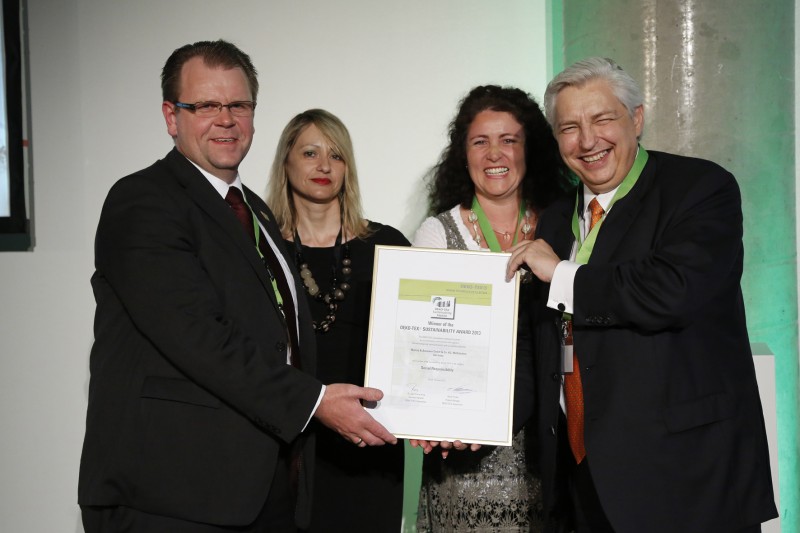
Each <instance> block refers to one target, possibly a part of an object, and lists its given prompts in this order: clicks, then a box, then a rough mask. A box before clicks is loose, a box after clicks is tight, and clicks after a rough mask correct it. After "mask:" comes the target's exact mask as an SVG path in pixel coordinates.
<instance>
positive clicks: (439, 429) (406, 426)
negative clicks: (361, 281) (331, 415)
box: [364, 246, 519, 446]
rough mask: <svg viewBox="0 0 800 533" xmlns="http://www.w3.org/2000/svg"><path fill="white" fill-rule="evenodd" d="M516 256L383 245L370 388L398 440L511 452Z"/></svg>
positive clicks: (373, 311) (378, 250)
mask: <svg viewBox="0 0 800 533" xmlns="http://www.w3.org/2000/svg"><path fill="white" fill-rule="evenodd" d="M509 256H510V254H507V253H490V252H477V251H462V250H434V249H430V248H407V247H397V246H376V247H375V267H374V272H373V285H372V305H371V308H370V322H369V338H368V343H367V367H366V375H365V378H364V382H365V385H366V386H368V387H375V388H377V389H380V390H382V391H383V393H384V397H383V399H382V400H381V401H380V402H378V403H377V405H375V406H370V407H369V408H368V411H369V413H370V414H371V415H372V416H373V417H375V419H376V420H377V421H378V422H380V423H381V424H383V425H384V426H385V427H386V429H388V430H389V431H390V432H391V433H393V434H394V435H395V436H397V437H402V438H411V439H425V440H433V441H441V440H448V441H454V440H460V441H462V442H475V443H480V444H491V445H496V446H510V445H511V437H512V435H511V433H512V418H513V403H514V363H515V360H516V340H517V305H518V297H519V296H518V293H519V276H516V278H515V279H514V280H512V281H511V282H506V280H505V273H506V264H507V263H508V258H509Z"/></svg>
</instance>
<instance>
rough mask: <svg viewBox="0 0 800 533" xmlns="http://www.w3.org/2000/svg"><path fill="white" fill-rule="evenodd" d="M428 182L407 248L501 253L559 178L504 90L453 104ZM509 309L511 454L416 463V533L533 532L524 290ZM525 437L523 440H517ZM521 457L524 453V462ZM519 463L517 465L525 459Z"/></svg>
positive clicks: (522, 99)
mask: <svg viewBox="0 0 800 533" xmlns="http://www.w3.org/2000/svg"><path fill="white" fill-rule="evenodd" d="M449 137H450V142H449V144H448V146H447V147H446V148H445V149H444V151H443V152H442V156H441V159H440V161H439V163H438V164H437V165H436V167H435V169H434V173H433V179H432V182H431V184H430V192H429V204H430V214H431V215H432V216H430V217H428V218H427V219H426V220H425V221H424V222H423V223H422V225H421V226H420V228H419V229H418V230H417V232H416V233H415V235H414V238H413V240H412V243H413V245H414V246H421V247H428V248H451V249H460V250H485V251H491V252H501V251H504V250H507V249H508V248H510V247H511V246H513V245H515V244H516V243H517V242H519V241H521V240H523V239H532V238H533V234H534V229H535V228H536V221H537V218H538V214H539V213H540V211H541V210H542V209H543V208H544V207H545V206H547V205H548V204H549V203H550V202H551V201H552V200H554V199H555V198H556V197H558V196H559V195H560V194H562V192H563V191H564V190H565V188H566V187H565V185H566V183H567V182H566V172H565V170H564V166H563V163H562V160H561V157H560V155H559V153H558V146H557V144H556V141H555V138H554V137H553V134H552V131H551V129H550V126H549V125H548V124H547V121H546V120H545V117H544V115H543V114H542V110H541V109H540V107H539V105H538V104H537V103H536V101H535V100H533V99H532V98H531V97H530V96H529V95H528V94H527V93H525V92H524V91H522V90H520V89H516V88H511V87H498V86H496V85H486V86H481V87H475V88H474V89H472V90H471V91H470V92H469V93H468V94H467V96H466V97H464V99H463V100H462V101H461V103H460V106H459V109H458V113H457V114H456V116H455V118H454V119H453V122H452V123H451V124H450V130H449ZM522 287H523V288H522V290H521V294H520V305H519V321H518V339H517V368H516V383H515V396H514V398H515V401H514V438H513V442H512V446H511V447H483V448H481V449H480V450H478V451H476V452H461V453H451V454H449V455H448V456H447V460H446V461H445V460H444V459H443V458H442V456H441V455H440V454H436V453H431V454H428V455H426V456H425V459H424V462H423V480H422V488H421V492H420V507H419V515H418V520H417V531H419V532H421V533H422V532H445V531H459V532H463V531H502V532H523V531H525V532H528V531H541V530H542V527H543V517H542V516H541V483H540V481H539V479H538V478H537V477H536V474H535V472H536V468H535V465H533V459H534V457H535V453H534V451H533V449H531V448H532V447H533V446H535V443H534V442H532V440H530V438H532V437H533V435H534V434H535V432H534V431H531V432H530V438H528V437H527V436H526V432H525V431H524V426H525V424H526V423H527V422H528V420H529V419H530V418H531V416H532V414H533V410H534V404H535V399H534V396H535V391H534V375H533V353H532V344H533V343H532V339H531V327H530V317H529V314H528V313H529V312H528V307H529V305H526V303H525V302H526V301H527V300H528V299H529V298H530V296H529V295H528V292H529V287H528V286H526V285H523V286H522ZM526 439H527V441H526ZM526 452H527V454H526ZM526 455H527V459H526Z"/></svg>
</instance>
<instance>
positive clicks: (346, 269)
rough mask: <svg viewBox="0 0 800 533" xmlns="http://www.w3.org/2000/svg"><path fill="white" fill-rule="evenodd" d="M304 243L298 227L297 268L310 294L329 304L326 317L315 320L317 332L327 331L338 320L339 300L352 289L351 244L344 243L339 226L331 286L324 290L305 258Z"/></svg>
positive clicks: (318, 300)
mask: <svg viewBox="0 0 800 533" xmlns="http://www.w3.org/2000/svg"><path fill="white" fill-rule="evenodd" d="M302 246H303V243H302V242H300V235H299V234H298V233H297V229H295V230H294V248H295V251H296V256H295V261H296V262H297V268H299V269H300V277H301V278H302V279H303V285H305V287H306V291H307V292H308V295H309V296H311V297H312V298H313V299H314V300H316V301H317V302H320V303H321V304H323V305H325V306H327V308H328V313H327V314H326V315H325V318H323V319H322V320H320V321H319V322H317V321H314V322H313V324H314V331H316V332H317V333H327V332H328V330H329V329H331V326H333V323H334V322H336V311H338V309H339V302H341V301H342V300H344V297H345V293H346V292H347V291H349V290H350V283H349V280H350V274H351V273H352V272H353V269H352V268H351V265H352V261H350V245H349V244H348V243H344V245H343V244H342V227H341V226H340V227H339V234H338V235H337V236H336V243H335V244H334V246H333V264H331V286H330V289H328V291H327V292H322V290H321V289H320V288H319V285H317V282H316V280H315V279H314V275H313V274H312V273H311V269H310V268H309V267H308V263H306V262H305V259H303V248H302ZM340 257H341V268H340V270H341V273H342V281H341V283H339V278H338V277H337V273H336V270H337V267H338V266H339V258H340Z"/></svg>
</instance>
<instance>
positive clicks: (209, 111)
mask: <svg viewBox="0 0 800 533" xmlns="http://www.w3.org/2000/svg"><path fill="white" fill-rule="evenodd" d="M173 104H175V107H179V108H181V109H186V110H187V111H191V112H192V113H194V114H195V115H197V116H198V117H216V116H217V115H219V114H220V113H222V108H223V107H227V108H228V111H230V112H231V115H233V116H235V117H252V116H253V113H254V112H255V110H256V103H255V102H250V101H247V100H243V101H241V102H231V103H230V104H221V103H219V102H196V103H194V104H187V103H185V102H173Z"/></svg>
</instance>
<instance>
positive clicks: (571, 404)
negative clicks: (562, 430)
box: [564, 198, 605, 464]
mask: <svg viewBox="0 0 800 533" xmlns="http://www.w3.org/2000/svg"><path fill="white" fill-rule="evenodd" d="M589 210H590V211H591V212H592V218H591V221H590V222H589V231H592V228H593V227H594V225H595V224H597V223H598V222H599V221H600V219H601V218H603V213H605V211H604V210H603V208H602V207H601V206H600V203H599V202H598V201H597V198H592V201H591V202H589ZM564 344H566V345H572V321H571V320H570V321H568V322H567V333H566V336H565V339H564ZM564 400H565V403H566V407H567V437H568V438H569V447H570V448H571V449H572V454H573V455H574V456H575V462H576V463H578V464H580V463H581V461H583V459H584V458H585V457H586V447H585V446H584V442H583V385H582V383H581V367H580V362H579V361H578V356H577V355H576V354H575V352H574V351H573V352H572V372H571V373H569V374H565V375H564Z"/></svg>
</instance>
